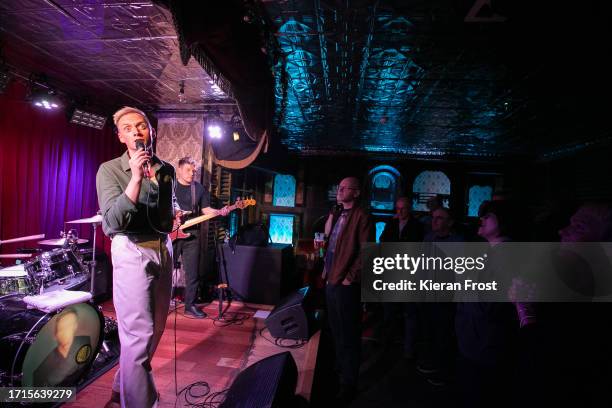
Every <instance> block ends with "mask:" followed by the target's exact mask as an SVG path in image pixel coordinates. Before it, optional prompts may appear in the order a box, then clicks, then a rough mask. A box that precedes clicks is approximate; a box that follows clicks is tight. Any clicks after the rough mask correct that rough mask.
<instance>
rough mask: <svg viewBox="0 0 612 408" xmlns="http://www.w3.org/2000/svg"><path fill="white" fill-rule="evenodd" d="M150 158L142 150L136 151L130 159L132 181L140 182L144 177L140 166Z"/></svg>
mask: <svg viewBox="0 0 612 408" xmlns="http://www.w3.org/2000/svg"><path fill="white" fill-rule="evenodd" d="M150 159H151V156H150V155H149V154H148V153H147V152H146V151H144V150H137V151H136V152H135V153H134V154H132V156H131V157H130V160H129V163H130V169H131V170H132V179H134V180H136V181H140V180H142V178H143V177H144V170H143V169H142V165H143V164H144V163H145V162H146V161H147V160H150Z"/></svg>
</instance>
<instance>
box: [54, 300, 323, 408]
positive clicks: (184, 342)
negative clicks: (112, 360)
mask: <svg viewBox="0 0 612 408" xmlns="http://www.w3.org/2000/svg"><path fill="white" fill-rule="evenodd" d="M225 305H226V304H225ZM271 309H272V306H267V305H252V304H249V305H246V304H243V303H240V302H233V303H232V305H231V306H230V308H229V309H227V311H226V313H228V314H233V313H239V314H240V315H242V316H244V317H247V319H245V320H243V321H242V323H239V324H231V325H225V323H224V322H219V321H214V320H212V318H216V317H217V315H218V303H217V302H213V303H211V304H209V305H207V306H206V307H204V311H205V312H206V313H208V315H209V318H206V319H191V318H188V317H185V316H184V315H183V308H182V306H180V307H179V309H178V312H177V313H176V358H175V351H174V350H175V342H174V336H175V330H174V321H175V313H174V312H172V313H170V314H169V315H168V320H167V321H166V330H165V332H164V334H163V336H162V339H161V342H160V344H159V346H158V348H157V351H156V353H155V357H154V358H153V363H152V365H153V375H154V378H155V383H156V386H157V389H158V391H159V392H160V403H159V404H158V406H159V407H163V408H169V407H174V406H175V405H174V404H175V400H176V395H175V383H174V370H175V365H176V378H177V384H176V387H177V389H178V390H181V389H182V388H184V387H186V386H188V385H190V384H192V383H195V382H198V381H206V382H207V383H208V384H209V385H210V388H211V392H217V391H222V390H225V389H227V388H229V387H230V385H231V384H232V382H233V380H234V379H235V378H236V376H237V375H238V374H239V372H240V371H241V370H243V369H245V368H246V367H248V366H250V365H251V364H253V363H255V362H257V361H259V360H261V359H263V358H265V357H268V356H271V355H274V354H277V353H281V352H284V351H290V352H291V354H292V355H293V358H294V359H295V362H296V365H297V367H298V385H297V389H296V394H298V395H300V396H302V397H304V398H305V399H306V400H310V395H311V389H312V382H313V377H314V371H315V364H316V360H317V351H318V348H319V334H320V332H317V333H315V334H314V335H313V336H312V337H311V338H310V340H309V341H308V343H306V344H305V345H304V346H303V347H301V348H292V349H290V348H282V347H279V346H277V345H275V344H273V343H271V342H269V341H267V340H266V339H269V340H273V339H272V337H271V336H270V333H269V332H268V331H267V330H264V332H263V335H264V336H265V339H264V338H262V337H261V335H260V329H262V328H263V327H264V320H263V319H260V318H255V317H254V316H253V315H254V314H255V312H256V311H257V310H263V311H269V310H271ZM103 311H104V315H106V316H112V317H114V310H113V306H112V303H111V302H107V303H105V304H103ZM294 343H295V341H293V340H284V341H283V344H286V345H291V344H294ZM118 367H119V366H118V365H117V366H115V367H114V368H113V369H111V370H110V371H108V372H107V373H105V374H104V375H103V376H101V377H100V378H98V379H97V380H95V381H94V382H93V383H91V384H89V385H88V386H87V387H86V388H84V389H83V390H81V391H80V392H79V393H78V394H77V399H76V401H74V402H72V403H68V404H65V405H64V407H71V408H97V407H103V406H104V404H105V403H106V402H107V401H108V399H109V397H110V394H111V384H112V381H113V376H114V375H115V372H116V371H117V368H118ZM180 402H184V400H183V399H181V400H179V403H178V404H177V406H182V405H183V404H181V403H180Z"/></svg>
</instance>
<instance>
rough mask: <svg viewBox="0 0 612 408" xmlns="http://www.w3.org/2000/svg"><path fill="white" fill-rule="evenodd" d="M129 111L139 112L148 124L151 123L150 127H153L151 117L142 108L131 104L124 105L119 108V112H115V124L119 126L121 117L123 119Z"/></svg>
mask: <svg viewBox="0 0 612 408" xmlns="http://www.w3.org/2000/svg"><path fill="white" fill-rule="evenodd" d="M128 113H137V114H139V115H141V116H142V117H143V118H144V119H145V120H146V121H147V125H149V129H150V128H151V122H149V118H148V117H147V115H146V114H145V113H144V112H143V111H141V110H140V109H137V108H132V107H131V106H124V107H123V108H121V109H119V110H118V111H117V112H115V113H114V114H113V123H114V124H115V126H118V123H119V119H121V118H122V117H123V116H125V115H127V114H128Z"/></svg>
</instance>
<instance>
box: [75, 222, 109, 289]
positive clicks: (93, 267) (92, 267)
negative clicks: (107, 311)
mask: <svg viewBox="0 0 612 408" xmlns="http://www.w3.org/2000/svg"><path fill="white" fill-rule="evenodd" d="M66 224H91V226H92V227H93V245H92V256H91V261H90V262H89V265H88V267H89V274H90V278H91V282H90V284H89V292H90V293H91V295H92V296H93V294H94V293H95V290H94V289H95V284H96V235H97V232H98V231H97V228H98V225H100V224H102V214H101V213H100V211H98V213H97V214H96V215H94V216H93V217H90V218H82V219H79V220H72V221H68V222H67V223H66ZM71 231H72V230H71Z"/></svg>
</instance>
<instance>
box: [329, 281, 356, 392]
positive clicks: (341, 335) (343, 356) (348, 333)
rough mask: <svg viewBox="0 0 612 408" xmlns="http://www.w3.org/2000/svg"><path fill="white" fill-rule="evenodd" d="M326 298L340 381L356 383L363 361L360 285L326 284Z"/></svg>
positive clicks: (346, 383)
mask: <svg viewBox="0 0 612 408" xmlns="http://www.w3.org/2000/svg"><path fill="white" fill-rule="evenodd" d="M325 297H326V301H327V314H328V319H329V327H330V329H331V333H332V336H333V338H334V346H335V351H336V369H337V370H338V371H339V373H340V382H341V383H342V384H344V385H350V386H357V379H358V377H359V365H360V364H361V286H360V285H359V284H353V285H346V286H345V285H342V284H340V285H327V286H326V288H325Z"/></svg>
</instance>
